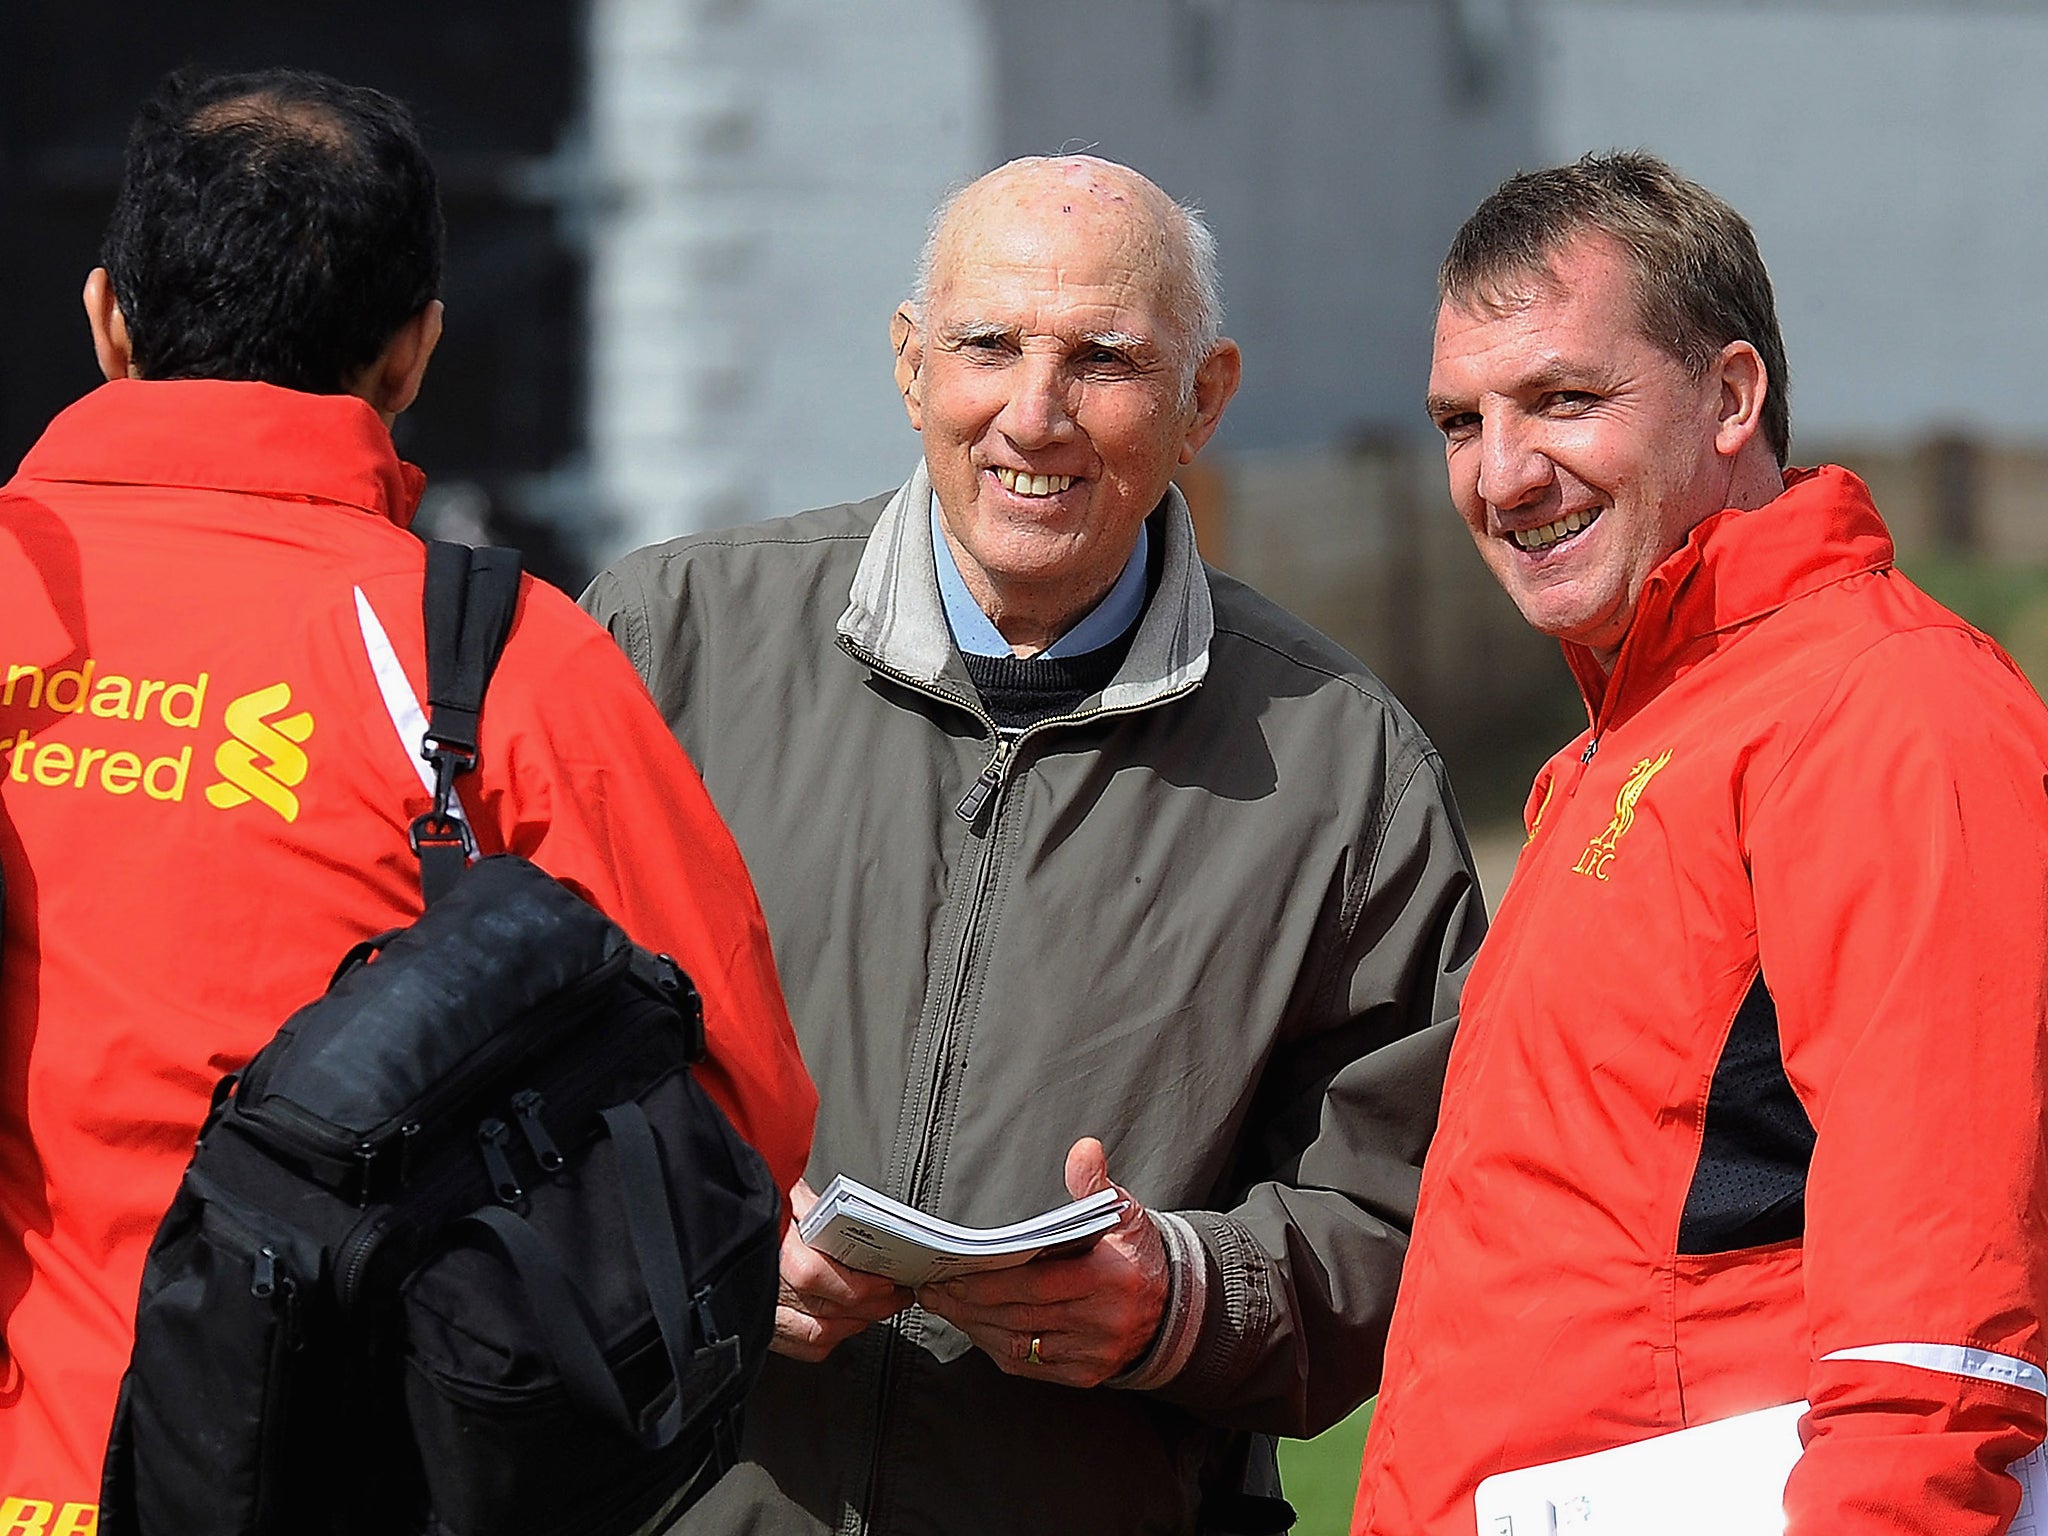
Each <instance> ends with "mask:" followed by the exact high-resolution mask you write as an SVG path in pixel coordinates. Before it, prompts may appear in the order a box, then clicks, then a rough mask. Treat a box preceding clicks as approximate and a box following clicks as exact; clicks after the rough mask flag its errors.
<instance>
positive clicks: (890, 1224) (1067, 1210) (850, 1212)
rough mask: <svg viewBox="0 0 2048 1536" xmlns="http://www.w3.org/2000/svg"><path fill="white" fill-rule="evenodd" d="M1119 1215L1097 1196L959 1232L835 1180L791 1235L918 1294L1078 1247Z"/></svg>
mask: <svg viewBox="0 0 2048 1536" xmlns="http://www.w3.org/2000/svg"><path fill="white" fill-rule="evenodd" d="M1123 1211H1124V1199H1123V1197H1122V1196H1121V1195H1119V1194H1118V1193H1117V1192H1116V1191H1115V1190H1113V1189H1101V1190H1097V1191H1096V1192H1095V1193H1094V1194H1092V1195H1083V1196H1082V1197H1081V1198H1080V1199H1079V1200H1075V1201H1072V1202H1071V1203H1069V1204H1067V1205H1062V1206H1059V1207H1058V1208H1056V1209H1054V1210H1050V1211H1045V1212H1043V1213H1041V1214H1039V1215H1037V1216H1032V1217H1029V1218H1027V1219H1026V1220H1023V1221H1014V1222H1011V1223H1010V1224H1009V1225H1008V1226H1006V1227H963V1226H958V1225H956V1224H954V1223H953V1222H950V1221H941V1220H940V1219H939V1218H938V1217H936V1216H930V1215H927V1214H926V1213H925V1212H923V1211H920V1210H917V1209H915V1208H914V1207H912V1206H908V1205H904V1204H903V1203H902V1202H901V1201H897V1200H891V1199H890V1198H889V1197H888V1196H887V1195H884V1194H880V1193H878V1192H877V1191H875V1190H872V1189H869V1188H868V1187H867V1185H865V1184H863V1183H861V1182H860V1181H859V1180H857V1179H849V1178H848V1177H847V1176H846V1175H845V1174H843V1173H842V1174H840V1175H839V1176H838V1177H837V1178H835V1179H833V1181H832V1182H831V1183H830V1184H828V1185H826V1186H825V1192H824V1194H822V1195H820V1196H819V1197H818V1203H817V1204H816V1205H814V1206H812V1207H811V1209H810V1211H809V1212H808V1213H807V1214H806V1215H805V1216H803V1217H802V1219H800V1220H799V1221H798V1222H797V1234H798V1235H799V1236H800V1237H802V1238H803V1240H804V1241H805V1242H806V1243H808V1244H810V1245H811V1247H813V1248H815V1249H817V1250H818V1251H819V1252H820V1253H824V1254H829V1255H830V1256H831V1257H833V1258H835V1259H837V1260H838V1261H839V1262H840V1263H842V1264H844V1265H846V1266H847V1268H849V1269H859V1270H865V1271H866V1272H867V1273H868V1274H871V1275H882V1276H884V1277H886V1278H887V1279H890V1280H894V1281H895V1282H896V1283H897V1284H898V1285H906V1286H919V1285H925V1284H929V1283H930V1282H932V1281H934V1280H951V1279H953V1278H954V1277H955V1276H956V1275H971V1274H977V1273H979V1272H980V1271H982V1270H989V1269H1007V1268H1008V1267H1010V1266H1011V1265H1013V1264H1023V1263H1027V1262H1029V1261H1030V1260H1032V1259H1035V1258H1037V1257H1038V1256H1039V1255H1040V1254H1042V1253H1045V1252H1048V1251H1049V1250H1052V1249H1058V1248H1069V1247H1080V1246H1082V1245H1084V1244H1087V1243H1090V1242H1093V1241H1094V1240H1095V1239H1096V1238H1098V1237H1100V1236H1101V1235H1102V1234H1103V1233H1105V1232H1107V1231H1108V1230H1109V1229H1110V1228H1112V1227H1114V1226H1115V1225H1116V1224H1117V1222H1118V1220H1119V1219H1121V1217H1122V1216H1123Z"/></svg>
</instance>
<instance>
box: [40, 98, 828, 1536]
mask: <svg viewBox="0 0 2048 1536" xmlns="http://www.w3.org/2000/svg"><path fill="white" fill-rule="evenodd" d="M440 267H441V212H440V206H439V202H438V200H437V197H436V194H435V183H434V175H433V171H432V168H431V167H430V166H429V164H428V163H427V159H426V155H425V153H424V151H423V150H422V148H421V146H420V143H419V139H418V136H417V134H416V133H415V132H414V129H413V126H412V123H411V120H410V119H409V117H408V116H407V115H406V113H405V110H404V109H403V108H402V107H400V106H399V105H398V104H397V103H396V102H393V101H391V100H389V99H388V98H386V97H383V96H381V95H379V94H378V93H376V92H375V91H368V90H362V89H358V88H354V87H350V86H346V85H343V84H341V83H339V82H337V81H333V80H329V79H326V78H324V77H321V76H315V75H305V74H299V73H296V72H292V71H284V70H273V71H266V72H264V73H262V74H257V75H242V76H227V77H219V78H215V79H211V80H205V81H191V80H179V79H176V78H174V79H172V80H171V81H168V82H166V84H165V86H164V88H163V89H162V90H161V91H160V92H159V93H158V95H157V96H156V97H155V98H154V99H152V100H151V101H150V102H149V103H147V104H146V105H145V107H144V109H143V112H142V115H141V117H140V118H139V119H138V121H137V123H136V126H135V130H134V133H133V135H132V137H131V139H130V142H129V150H128V162H127V171H126V175H125V177H124V179H123V183H122V190H121V195H120V199H119V202H118V203H117V206H116V209H115V213H114V218H113V221H112V224H111V225H110V227H109V230H108V234H107V241H106V265H105V266H103V267H100V268H97V269H95V270H94V271H93V273H92V275H91V277H90V278H89V279H88V280H87V282H86V289H85V300H86V310H87V318H88V320H89V322H90V325H91V331H92V340H93V345H94V347H95V350H96V352H97V354H98V358H99V362H100V365H101V367H102V369H103V370H104V372H105V373H106V376H107V379H108V383H106V384H105V385H104V386H103V387H101V388H100V389H98V390H95V391H94V392H93V393H92V394H90V395H88V396H87V397H86V398H85V399H83V400H81V401H79V402H78V403H77V404H76V405H74V406H72V407H71V408H70V409H69V410H67V411H65V412H64V413H63V414H62V415H60V416H59V417H58V418H57V419H56V420H55V421H54V422H53V423H51V425H50V427H49V430H48V431H47V432H45V433H44V435H43V437H42V440H41V441H40V442H38V443H37V444H36V446H35V447H34V448H33V449H32V450H31V451H30V453H29V455H28V457H27V458H26V459H25V460H24V461H23V463H22V466H21V470H20V473H19V474H17V475H16V476H15V478H14V479H13V480H12V481H11V482H9V483H8V485H7V486H6V487H5V489H4V490H0V811H4V815H0V869H4V871H5V875H6V942H5V946H4V955H0V1343H4V1346H5V1347H4V1351H0V1533H4V1536H88V1533H90V1532H91V1531H92V1530H93V1529H94V1528H95V1524H96V1520H97V1514H96V1506H97V1503H98V1498H99V1486H100V1462H101V1456H102V1448H103V1446H104V1444H105V1441H106V1437H107V1426H108V1422H109V1419H110V1418H111V1416H112V1413H113V1408H114V1397H115V1390H116V1387H117V1386H118V1384H119V1381H120V1377H121V1372H122V1370H123V1368H124V1367H125V1366H126V1364H127V1361H128V1353H129V1349H130V1345H131V1342H132V1331H133V1318H134V1312H135V1298H136V1289H137V1285H138V1282H139V1279H140V1276H141V1273H142V1266H143V1259H144V1255H145V1253H146V1251H147V1249H148V1246H149V1241H150V1237H151V1234H152V1233H153V1232H154V1231H155V1229H156V1225H157V1222H158V1220H159V1219H160V1217H161V1216H162V1214H163V1210H164V1207H165V1206H166V1205H168V1204H169V1202H170V1199H171V1195H172V1192H173V1191H174V1190H175V1189H176V1187H177V1183H178V1178H179V1175H180V1173H181V1172H182V1170H183V1169H184V1166H185V1162H186V1159H187V1158H188V1157H189V1155H190V1153H191V1150H192V1142H193V1137H194V1136H195V1134H196V1133H197V1131H198V1129H199V1125H200V1122H201V1120H202V1119H203V1118H204V1116H205V1114H206V1110H207V1100H208V1094H209V1092H210V1090H211V1088H212V1085H213V1084H214V1083H215V1081H217V1080H218V1079H219V1078H220V1077H221V1076H222V1075H223V1074H224V1073H227V1072H232V1071H236V1070H238V1069H239V1068H240V1067H241V1066H242V1065H243V1064H244V1063H246V1062H247V1061H248V1059H249V1057H250V1056H251V1055H252V1054H253V1053H254V1052H255V1051H256V1050H257V1049H258V1048H259V1047H261V1046H262V1045H263V1044H264V1043H265V1042H266V1041H267V1040H269V1038H270V1037H271V1035H272V1033H273V1032H274V1031H275V1030H276V1028H277V1026H278V1025H279V1024H280V1023H281V1022H282V1021H283V1020H284V1018H285V1016H286V1015H287V1014H289V1013H290V1012H291V1011H292V1010H293V1009H295V1008H296V1007H298V1006H299V1005H300V1004H302V1003H304V1002H306V1001H307V1000H309V999H310V998H313V997H316V996H318V995H319V993H320V991H321V989H322V987H323V986H325V984H326V982H327V979H328V976H329V974H330V973H331V972H332V970H333V968H334V964H335V961H336V959H337V958H338V957H339V956H340V955H341V954H342V953H343V952H344V951H345V950H346V949H347V948H348V947H349V946H350V945H352V944H354V943H355V942H356V941H358V940H360V939H362V938H365V937H367V936H369V935H370V934H373V933H376V932H377V931H378V930H380V929H385V928H392V927H396V926H398V925H400V924H403V923H406V922H409V921H411V920H412V919H413V918H415V917H417V916H418V915H419V912H420V909H421V895H420V885H419V866H418V864H417V862H416V861H415V860H414V857H413V855H412V853H411V851H410V849H409V847H408V845H407V839H406V829H407V826H408V823H409V821H410V819H411V818H412V817H414V816H416V815H418V814H419V813H420V812H421V811H423V810H425V809H426V808H427V806H428V805H429V803H430V802H431V800H432V796H431V793H430V792H429V789H428V787H427V785H426V784H425V783H424V782H423V780H422V779H421V777H420V774H421V767H422V765H421V763H420V761H419V758H418V755H417V753H418V746H419V737H420V733H421V731H422V730H423V729H424V726H425V720H424V718H423V717H422V715H421V709H420V704H419V701H420V700H421V699H423V698H424V697H425V693H426V690H425V670H426V668H425V638H424V634H423V620H422V615H421V582H422V573H423V569H424V566H425V550H424V547H423V546H422V545H421V543H420V541H419V540H418V539H417V538H415V537H413V536H412V535H411V534H410V533H409V532H407V530H406V525H407V524H408V523H409V522H410V521H411V519H412V515H413V511H414V509H415V508H416V507H417V505H418V503H419V496H420V490H421V487H422V485H423V483H424V477H423V476H422V475H421V474H420V472H419V471H418V470H416V469H414V468H413V467H412V466H411V465H409V464H406V463H404V462H402V461H401V460H400V459H399V457H398V455H397V454H396V452H395V451H394V450H393V446H392V441H391V433H390V426H391V422H392V420H393V418H394V417H395V416H397V414H398V413H399V412H401V411H403V410H405V409H406V408H407V407H408V406H410V405H411V404H412V402H413V398H414V396H415V395H416V394H417V393H418V390H419V387H420V382H421V378H422V376H423V375H424V373H425V371H426V367H427V360H428V358H429V357H430V356H431V355H432V353H433V350H434V344H435V342H436V341H437V340H438V338H439V336H440V332H441V302H440V300H439V299H438V298H437V297H436V296H435V295H436V292H437V290H438V285H439V280H440ZM480 746H481V752H480V760H479V764H478V767H477V769H476V771H475V773H474V774H473V775H469V776H465V778H464V779H463V780H462V784H461V787H460V789H459V791H458V794H459V796H460V799H461V801H462V806H463V809H464V811H465V812H466V816H467V820H468V822H469V825H470V827H471V829H472V831H473V833H474V836H475V839H476V842H477V843H478V845H479V846H480V848H481V850H482V851H483V852H485V853H498V852H504V851H510V852H515V853H519V854H523V855H525V856H527V857H529V858H531V859H533V860H534V861H535V862H536V863H538V864H539V865H540V866H541V867H542V868H544V869H546V870H547V871H548V872H549V873H551V874H553V875H554V876H555V877H556V878H558V879H560V880H562V881H563V882H564V883H565V884H568V885H570V886H572V887H573V888H574V889H576V890H577V891H579V892H580V893H581V894H583V895H584V896H585V897H586V898H588V899H589V900H590V901H591V902H593V903H594V904H595V905H597V906H599V907H601V908H602V909H604V911H605V912H607V913H608V914H609V915H611V916H612V917H613V918H614V919H616V920H617V921H618V923H619V924H620V926H621V927H623V928H625V929H626V930H627V931H628V932H629V933H631V934H632V935H633V937H634V938H635V939H637V940H638V941H639V942H640V943H642V944H644V945H647V946H649V947H652V948H657V949H665V950H668V951H669V952H671V953H672V954H674V955H675V957H676V958H677V960H679V961H680V962H681V964H682V965H683V967H684V968H685V969H686V970H688V971H689V972H690V974H691V976H692V977H693V978H694V979H695V981H696V982H697V984H698V987H699V988H700V990H701V991H702V993H703V996H704V1002H705V1017H706V1030H707V1033H708V1036H709V1041H710V1056H709V1059H708V1060H707V1062H706V1063H705V1065H704V1067H703V1068H702V1069H701V1070H702V1072H703V1081H704V1082H705V1085H706V1088H707V1090H708V1091H709V1092H710V1094H711V1095H712V1096H713V1097H714V1098H715V1099H716V1100H717V1101H718V1102H719V1103H720V1104H721V1105H722V1106H723V1107H724V1108H725V1109H726V1111H727V1112H728V1113H729V1114H730V1115H731V1117H732V1119H733V1122H734V1123H735V1125H736V1126H737V1127H738V1128H739V1130H740V1131H741V1132H742V1133H743V1134H744V1135H746V1136H747V1137H748V1138H749V1139H750V1140H751V1141H753V1142H754V1143H755V1145H757V1146H758V1147H759V1148H760V1149H761V1151H762V1152H763V1154H764V1155H765V1156H766V1158H767V1160H768V1163H769V1165H770V1167H771V1168H772V1169H773V1170H774V1171H775V1174H776V1177H777V1179H778V1181H779V1182H780V1184H781V1186H782V1187H784V1188H786V1187H788V1185H789V1184H790V1183H791V1182H793V1181H794V1180H795V1178H796V1176H797V1174H798V1173H799V1172H800V1171H801V1170H802V1168H803V1166H804V1158H805V1155H806V1153H807V1152H808V1150H809V1146H810V1132H811V1119H812V1113H813V1110H814V1107H815V1104H816V1097H815V1095H814V1094H813V1092H812V1090H811V1085H810V1082H809V1080H808V1078H807V1077H806V1076H805V1074H804V1070H803V1065H802V1063H801V1061H800V1060H799V1059H798V1056H797V1051H796V1042H795V1039H794V1037H793V1035H792V1034H791V1031H790V1026H789V1020H788V1017H787V1014H786V1012H785V1010H784V1006H783V1001H782V994H781V990H780V988H779V986H778V985H777V982H776V978H775V971H774V966H773V960H772V957H771V954H770V951H769V947H768V934H767V930H766V927H765V925H764V923H763V921H762V918H761V911H760V907H759V905H758V903H757V902H756V901H755V898H754V892H753V887H752V885H751V884H750V883H749V881H748V878H747V873H746V871H745V869H744V868H743V867H742V866H741V863H740V857H739V851H738V849H737V848H735V847H734V845H733V841H732V838H731V836H730V835H729V834H728V833H727V832H726V830H725V827H724V824H723V823H722V822H721V821H720V820H719V818H718V815H717V813H716V812H715V811H714V810H713V809H712V807H711V802H710V801H709V800H708V799H707V798H706V797H705V794H704V789H703V786H702V784H701V783H699V781H698V779H697V776H696V774H695V772H694V771H693V770H692V769H691V767H690V765H689V763H688V762H687V761H686V760H685V759H684V757H683V754H682V752H681V751H680V750H679V749H678V748H677V746H676V744H675V741H674V738H673V737H671V736H670V734H669V731H668V728H667V726H666V725H664V724H663V723H662V721H661V719H660V717H659V716H657V715H656V714H655V712H654V707H653V704H652V702H651V701H650V700H649V699H648V697H647V692H646V690H645V689H644V688H643V687H642V686H641V685H640V682H639V679H638V678H637V677H635V676H634V674H633V671H632V668H631V667H630V666H628V665H627V663H626V661H625V659H624V658H623V657H622V656H621V655H620V654H619V652H618V649H617V648H616V647H615V646H614V645H613V644H612V643H611V641H610V640H609V639H608V638H607V637H606V635H605V634H604V632H603V631H602V630H600V629H599V628H597V626H596V625H594V624H592V623H591V622H590V621H589V620H588V619H586V618H585V617H584V616H583V615H582V614H580V613H578V612H577V611H576V609H575V607H574V606H573V605H572V604H571V603H570V602H569V600H568V598H567V597H565V596H563V595H562V594H561V593H560V592H557V591H555V590H554V589H552V588H550V587H548V586H546V585H545V584H543V583H539V582H535V581H533V580H531V579H530V578H529V579H527V580H525V581H524V582H522V584H521V591H520V596H519V604H518V608H517V611H516V613H515V616H514V619H513V625H512V632H511V636H510V639H509V640H508V641H507V642H506V646H505V651H504V656H503V659H502V661H501V663H500V665H499V668H498V670H497V673H496V674H495V676H494V677H493V679H492V682H491V688H490V694H489V698H488V700H487V702H486V706H485V709H484V712H483V716H482V722H481V739H480Z"/></svg>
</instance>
